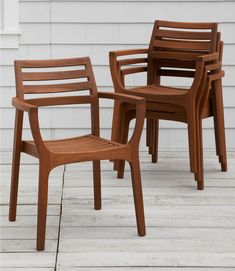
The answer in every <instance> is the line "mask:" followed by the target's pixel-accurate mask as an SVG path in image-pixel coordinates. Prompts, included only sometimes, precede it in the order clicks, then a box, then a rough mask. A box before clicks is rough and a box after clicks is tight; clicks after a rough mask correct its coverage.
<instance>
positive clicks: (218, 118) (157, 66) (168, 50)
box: [110, 21, 227, 189]
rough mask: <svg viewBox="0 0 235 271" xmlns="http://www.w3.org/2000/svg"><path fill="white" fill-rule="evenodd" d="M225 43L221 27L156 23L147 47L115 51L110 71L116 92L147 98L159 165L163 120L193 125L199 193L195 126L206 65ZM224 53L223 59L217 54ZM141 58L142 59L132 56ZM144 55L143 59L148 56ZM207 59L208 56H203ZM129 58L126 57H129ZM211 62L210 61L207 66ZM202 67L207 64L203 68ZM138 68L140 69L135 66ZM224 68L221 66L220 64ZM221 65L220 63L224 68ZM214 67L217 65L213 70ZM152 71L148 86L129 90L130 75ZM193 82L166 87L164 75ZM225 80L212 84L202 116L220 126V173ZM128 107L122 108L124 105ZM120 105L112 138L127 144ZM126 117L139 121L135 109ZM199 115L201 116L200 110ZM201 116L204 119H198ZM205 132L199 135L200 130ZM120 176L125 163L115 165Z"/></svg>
mask: <svg viewBox="0 0 235 271" xmlns="http://www.w3.org/2000/svg"><path fill="white" fill-rule="evenodd" d="M222 48H223V44H222V42H221V41H220V33H219V32H217V24H216V23H179V22H178V23H176V22H168V21H155V24H154V28H153V32H152V37H151V41H150V44H149V48H148V49H133V50H122V51H115V52H110V69H111V75H112V80H113V84H114V89H115V92H116V93H128V94H132V95H137V96H141V97H145V98H146V119H147V137H146V142H147V146H148V147H149V153H150V154H152V161H153V162H157V150H158V129H159V119H165V120H174V121H180V122H185V123H187V124H188V139H189V152H190V170H191V172H194V174H195V180H197V182H198V189H203V187H204V178H203V168H202V163H201V162H202V161H201V160H200V161H199V159H201V158H199V157H202V154H201V153H199V152H198V150H199V149H201V148H200V147H198V144H200V143H199V139H198V135H197V132H198V131H197V129H199V128H200V127H199V126H198V125H196V108H197V107H198V106H199V104H200V103H201V102H203V101H202V99H204V98H205V96H204V95H201V93H202V92H203V91H206V90H205V84H206V77H205V76H203V71H204V69H205V67H204V66H205V65H206V64H208V63H209V64H213V63H215V62H216V61H217V62H218V61H219V60H220V62H221V59H222ZM216 52H220V59H218V54H216ZM132 55H140V57H136V58H133V57H131V58H130V57H129V58H127V56H132ZM143 55H144V56H143ZM201 56H207V57H201ZM120 57H122V59H120ZM124 57H125V58H124ZM208 61H209V62H208ZM200 63H204V64H203V65H202V64H200ZM136 64H138V65H136ZM220 64H221V63H220ZM220 64H219V65H220ZM211 68H212V69H213V67H211ZM141 72H147V86H144V87H136V88H131V89H127V88H126V87H125V77H126V76H127V75H129V74H136V73H141ZM165 76H167V77H179V78H183V77H185V78H192V79H193V83H192V85H191V88H189V89H185V88H176V87H167V86H163V85H162V84H161V77H165ZM221 76H222V73H220V77H219V78H218V79H217V80H215V81H213V82H212V83H211V88H210V89H211V91H210V95H209V97H208V99H207V101H206V102H205V103H203V108H201V110H202V112H200V116H201V118H208V117H211V116H213V117H214V123H215V136H216V150H217V154H218V156H219V162H220V163H221V169H222V170H223V171H226V170H227V159H226V147H225V131H224V116H223V101H222V85H221ZM122 107H123V105H122ZM120 109H121V106H120V104H119V103H118V101H117V102H115V105H114V115H113V129H112V140H114V139H115V140H116V141H118V142H125V141H126V140H127V136H128V132H127V131H124V130H125V127H127V126H128V124H125V125H123V129H122V130H121V128H120V127H121V114H122V113H121V112H123V110H120ZM125 110H126V111H127V112H129V113H128V114H127V113H126V119H127V122H128V119H129V120H130V119H132V118H134V117H135V114H134V112H133V111H132V109H131V107H128V108H126V109H125ZM197 114H199V112H197ZM197 117H198V118H199V116H197ZM199 134H200V132H199ZM114 168H115V169H117V170H118V177H120V178H122V177H123V174H124V161H118V162H115V166H114Z"/></svg>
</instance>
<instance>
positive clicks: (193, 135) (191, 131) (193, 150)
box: [188, 112, 197, 173]
mask: <svg viewBox="0 0 235 271" xmlns="http://www.w3.org/2000/svg"><path fill="white" fill-rule="evenodd" d="M196 142H197V129H196V119H195V115H194V114H193V112H190V116H189V118H188V143H189V157H190V171H191V172H193V173H196V169H197V144H196Z"/></svg>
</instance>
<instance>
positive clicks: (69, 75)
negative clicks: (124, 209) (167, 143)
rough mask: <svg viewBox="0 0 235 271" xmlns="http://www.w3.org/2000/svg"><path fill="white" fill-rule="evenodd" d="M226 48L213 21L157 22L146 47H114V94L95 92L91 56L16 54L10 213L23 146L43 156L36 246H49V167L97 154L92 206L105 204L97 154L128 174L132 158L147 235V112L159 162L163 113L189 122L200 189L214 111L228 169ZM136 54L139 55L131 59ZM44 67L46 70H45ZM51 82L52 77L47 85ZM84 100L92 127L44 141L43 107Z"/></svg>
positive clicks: (150, 142)
mask: <svg viewBox="0 0 235 271" xmlns="http://www.w3.org/2000/svg"><path fill="white" fill-rule="evenodd" d="M222 49H223V43H222V41H221V38H220V33H219V32H218V31H217V24H216V23H179V22H178V23H176V22H168V21H156V22H155V24H154V28H153V32H152V37H151V40H150V44H149V48H148V49H134V50H124V51H116V52H110V68H111V75H112V79H113V84H114V89H115V93H104V92H98V91H97V87H96V82H95V78H94V74H93V70H92V65H91V62H90V59H89V58H88V57H85V58H84V57H83V58H74V59H60V60H24V61H15V75H16V91H17V95H16V97H15V98H13V102H12V103H13V106H14V107H15V108H16V118H15V133H14V146H13V162H12V180H11V195H10V210H9V220H10V221H15V219H16V207H17V194H18V179H19V167H20V154H21V152H24V153H27V154H29V155H32V156H34V157H37V158H38V159H39V191H38V223H37V225H38V226H37V249H38V250H44V247H45V232H46V216H47V201H48V178H49V174H50V171H51V170H52V169H53V168H55V167H56V166H59V165H64V164H68V163H75V162H81V161H92V162H93V179H94V207H95V209H97V210H98V209H100V208H101V178H100V160H105V159H106V160H107V159H108V160H112V161H114V169H115V170H117V171H118V177H119V178H122V177H123V174H124V165H125V164H124V163H125V160H127V161H128V162H129V163H130V166H131V173H132V185H133V194H134V202H135V211H136V220H137V227H138V234H139V235H140V236H143V235H145V219H144V207H143V196H142V186H141V175H140V165H139V153H138V151H139V142H140V137H141V133H142V129H143V125H144V120H145V118H146V119H147V129H146V130H147V136H146V143H147V146H148V148H149V153H150V154H151V155H152V161H153V162H157V152H158V130H159V120H160V119H166V120H174V121H180V122H185V123H187V124H188V138H189V152H190V170H191V172H193V173H194V175H195V180H196V181H197V187H198V189H200V190H202V189H203V188H204V176H203V147H202V120H203V119H204V118H208V117H213V118H214V126H215V139H216V152H217V155H218V157H219V162H220V163H221V169H222V171H226V170H227V160H226V146H225V132H224V115H223V100H222V83H221V78H222V77H223V76H224V72H223V71H222ZM130 55H131V57H129V58H127V56H130ZM132 55H141V57H137V58H133V57H132ZM143 55H144V56H143ZM123 57H124V58H123ZM120 58H121V59H120ZM65 67H66V69H64V68H65ZM42 69H45V70H44V71H41V70H42ZM140 72H146V74H147V85H146V86H141V87H136V88H131V89H127V87H126V86H125V77H126V76H127V75H129V74H135V73H140ZM165 76H167V77H179V78H183V77H186V78H187V77H188V78H192V85H191V87H190V88H188V89H187V88H183V87H177V88H176V87H169V86H163V85H162V82H161V77H165ZM64 80H65V81H64ZM48 81H52V83H50V84H49V83H48ZM32 82H33V84H32ZM45 82H46V83H45ZM85 90H86V91H87V90H88V91H89V95H74V96H56V97H44V98H33V99H27V98H26V95H27V94H45V93H47V94H48V93H49V94H54V93H61V92H73V91H76V92H77V91H85ZM99 98H108V99H114V100H115V104H114V114H113V126H112V139H111V140H107V139H104V138H102V137H100V127H99ZM84 103H88V104H90V106H91V134H88V135H84V136H79V137H74V138H66V139H62V140H49V141H48V140H43V138H42V136H41V132H40V126H39V119H38V108H39V107H42V106H54V105H66V104H84ZM24 112H27V113H28V116H29V122H30V127H31V131H32V136H33V140H32V141H28V140H22V130H23V114H24ZM133 118H135V119H136V124H135V129H134V132H133V134H132V137H131V138H130V140H129V141H128V131H129V123H130V121H131V120H132V119H133Z"/></svg>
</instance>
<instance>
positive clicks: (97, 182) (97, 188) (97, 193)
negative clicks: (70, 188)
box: [93, 161, 101, 210]
mask: <svg viewBox="0 0 235 271" xmlns="http://www.w3.org/2000/svg"><path fill="white" fill-rule="evenodd" d="M93 182H94V208H95V210H100V209H101V175H100V161H93Z"/></svg>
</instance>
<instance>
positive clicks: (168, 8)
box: [51, 1, 235, 23]
mask: <svg viewBox="0 0 235 271" xmlns="http://www.w3.org/2000/svg"><path fill="white" fill-rule="evenodd" d="M108 10H109V11H110V12H107V11H108ZM130 10H131V12H130ZM221 10H224V11H225V12H223V14H221ZM234 10H235V3H233V2H215V3H212V2H200V1H195V2H193V3H192V2H178V3H177V2H165V1H162V2H147V3H144V2H129V1H125V2H121V3H119V2H113V1H109V2H96V1H94V2H88V3H87V2H52V6H51V19H52V22H89V23H90V22H107V23H110V22H118V23H120V22H141V23H143V22H153V21H154V20H155V19H156V18H159V19H162V18H164V19H165V20H175V21H198V14H200V21H218V22H233V21H234ZM111 11H115V12H111Z"/></svg>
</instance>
